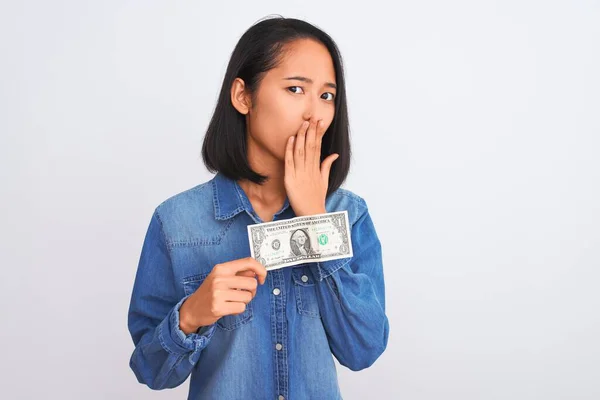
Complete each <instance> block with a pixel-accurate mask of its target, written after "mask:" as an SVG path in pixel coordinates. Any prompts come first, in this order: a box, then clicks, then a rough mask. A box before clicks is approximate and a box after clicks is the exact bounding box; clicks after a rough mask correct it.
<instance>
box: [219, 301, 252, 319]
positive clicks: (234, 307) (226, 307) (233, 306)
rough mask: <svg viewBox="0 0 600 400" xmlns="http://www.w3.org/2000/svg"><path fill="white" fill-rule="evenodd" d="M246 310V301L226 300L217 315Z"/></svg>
mask: <svg viewBox="0 0 600 400" xmlns="http://www.w3.org/2000/svg"><path fill="white" fill-rule="evenodd" d="M244 311H246V303H244V302H241V301H226V302H225V303H223V305H222V307H221V312H220V313H219V315H222V316H224V315H237V314H241V313H243V312H244Z"/></svg>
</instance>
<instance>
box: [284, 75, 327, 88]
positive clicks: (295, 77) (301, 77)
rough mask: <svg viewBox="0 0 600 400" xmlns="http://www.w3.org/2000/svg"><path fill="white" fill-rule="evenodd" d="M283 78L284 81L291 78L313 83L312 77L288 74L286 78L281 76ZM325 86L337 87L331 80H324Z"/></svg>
mask: <svg viewBox="0 0 600 400" xmlns="http://www.w3.org/2000/svg"><path fill="white" fill-rule="evenodd" d="M283 80H286V81H292V80H293V81H302V82H307V83H311V84H312V83H314V82H313V80H312V79H310V78H306V77H304V76H290V77H288V78H283ZM325 86H329V87H330V88H333V89H337V85H336V84H335V83H333V82H326V83H325Z"/></svg>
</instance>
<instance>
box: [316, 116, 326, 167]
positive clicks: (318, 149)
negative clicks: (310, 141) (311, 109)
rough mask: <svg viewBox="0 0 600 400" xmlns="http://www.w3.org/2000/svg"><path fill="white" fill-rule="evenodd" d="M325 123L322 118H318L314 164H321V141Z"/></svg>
mask: <svg viewBox="0 0 600 400" xmlns="http://www.w3.org/2000/svg"><path fill="white" fill-rule="evenodd" d="M324 126H325V123H324V122H323V120H319V125H318V126H317V140H316V142H315V158H314V159H315V163H316V165H318V166H320V165H321V144H322V143H323V133H324V132H325V128H324Z"/></svg>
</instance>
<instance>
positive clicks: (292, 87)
mask: <svg viewBox="0 0 600 400" xmlns="http://www.w3.org/2000/svg"><path fill="white" fill-rule="evenodd" d="M290 89H302V87H300V86H290V87H288V90H290ZM302 90H304V89H302ZM290 92H292V93H297V92H295V91H293V90H290Z"/></svg>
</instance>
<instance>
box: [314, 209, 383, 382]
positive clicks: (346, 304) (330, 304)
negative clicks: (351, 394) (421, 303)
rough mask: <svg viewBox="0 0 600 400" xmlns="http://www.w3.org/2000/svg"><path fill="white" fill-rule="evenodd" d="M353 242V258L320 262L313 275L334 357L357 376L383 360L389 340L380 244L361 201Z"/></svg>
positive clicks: (353, 231) (315, 266)
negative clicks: (359, 371) (381, 356)
mask: <svg viewBox="0 0 600 400" xmlns="http://www.w3.org/2000/svg"><path fill="white" fill-rule="evenodd" d="M351 241H352V252H353V257H351V258H345V259H340V260H331V261H324V262H318V263H316V265H313V266H311V270H312V273H313V276H314V278H315V280H316V281H317V283H316V288H317V299H318V302H319V309H320V314H321V318H322V320H323V325H324V327H325V331H326V333H327V337H328V340H329V344H330V348H331V350H332V353H333V355H334V356H335V357H336V358H337V360H338V361H339V362H340V364H342V365H344V366H346V367H348V368H350V369H351V370H353V371H358V370H361V369H364V368H367V367H369V366H371V365H372V364H373V363H374V362H375V361H376V360H377V358H379V356H380V355H381V354H382V353H383V351H384V350H385V348H386V347H387V342H388V336H389V321H388V318H387V316H386V314H385V284H384V274H383V262H382V249H381V243H380V241H379V238H378V236H377V233H376V231H375V226H374V224H373V221H372V219H371V216H370V214H369V210H368V207H367V204H366V202H365V201H364V200H363V199H361V201H360V207H359V213H358V219H357V220H356V222H355V223H354V224H353V225H352V228H351Z"/></svg>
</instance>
